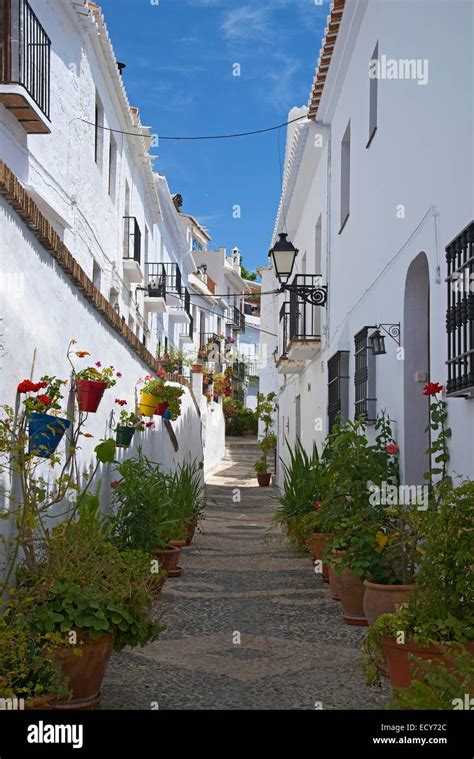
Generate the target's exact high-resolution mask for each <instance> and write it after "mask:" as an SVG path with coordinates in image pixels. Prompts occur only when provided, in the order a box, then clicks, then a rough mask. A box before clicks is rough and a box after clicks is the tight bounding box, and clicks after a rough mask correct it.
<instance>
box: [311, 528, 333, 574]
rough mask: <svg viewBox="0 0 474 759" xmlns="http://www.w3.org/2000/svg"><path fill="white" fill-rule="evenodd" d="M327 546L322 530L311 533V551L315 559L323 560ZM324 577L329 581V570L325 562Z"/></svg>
mask: <svg viewBox="0 0 474 759" xmlns="http://www.w3.org/2000/svg"><path fill="white" fill-rule="evenodd" d="M325 548H326V538H325V536H324V535H323V533H322V532H313V534H312V535H311V551H312V553H313V559H314V561H322V560H323V553H324V550H325ZM322 577H323V580H324V582H329V571H328V566H327V564H326V563H324V562H323V573H322Z"/></svg>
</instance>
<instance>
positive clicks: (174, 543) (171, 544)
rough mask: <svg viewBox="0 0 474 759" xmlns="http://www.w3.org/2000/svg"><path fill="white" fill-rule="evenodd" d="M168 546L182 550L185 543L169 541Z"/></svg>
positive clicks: (182, 541) (183, 541)
mask: <svg viewBox="0 0 474 759" xmlns="http://www.w3.org/2000/svg"><path fill="white" fill-rule="evenodd" d="M169 545H170V546H173V548H184V547H185V545H186V541H185V540H170V542H169Z"/></svg>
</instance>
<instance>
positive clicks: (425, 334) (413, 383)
mask: <svg viewBox="0 0 474 759" xmlns="http://www.w3.org/2000/svg"><path fill="white" fill-rule="evenodd" d="M403 325H404V329H403V332H404V335H403V347H404V350H405V355H404V359H405V360H404V432H405V444H404V481H405V484H407V485H422V484H423V483H425V480H424V479H423V474H424V472H426V471H427V470H428V469H429V463H430V462H429V456H428V454H427V453H426V450H427V449H428V448H429V445H430V434H429V431H427V430H426V428H427V426H428V423H429V399H428V398H427V397H426V396H424V395H423V392H422V390H423V382H420V381H417V378H416V374H417V372H425V373H426V375H427V377H428V378H429V374H430V272H429V266H428V259H427V257H426V253H419V255H418V256H417V257H416V258H415V259H414V260H413V261H412V262H411V264H410V267H409V269H408V272H407V278H406V282H405V301H404V319H403Z"/></svg>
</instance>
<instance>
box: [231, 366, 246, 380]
mask: <svg viewBox="0 0 474 759" xmlns="http://www.w3.org/2000/svg"><path fill="white" fill-rule="evenodd" d="M245 376H246V364H245V362H244V361H235V362H234V363H233V364H232V377H233V378H234V379H235V380H237V381H238V382H243V381H244V379H245Z"/></svg>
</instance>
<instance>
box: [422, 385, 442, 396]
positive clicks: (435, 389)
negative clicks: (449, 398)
mask: <svg viewBox="0 0 474 759" xmlns="http://www.w3.org/2000/svg"><path fill="white" fill-rule="evenodd" d="M442 389H443V386H442V385H440V384H439V382H428V384H427V385H425V386H424V388H423V395H437V393H440V392H441V391H442Z"/></svg>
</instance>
